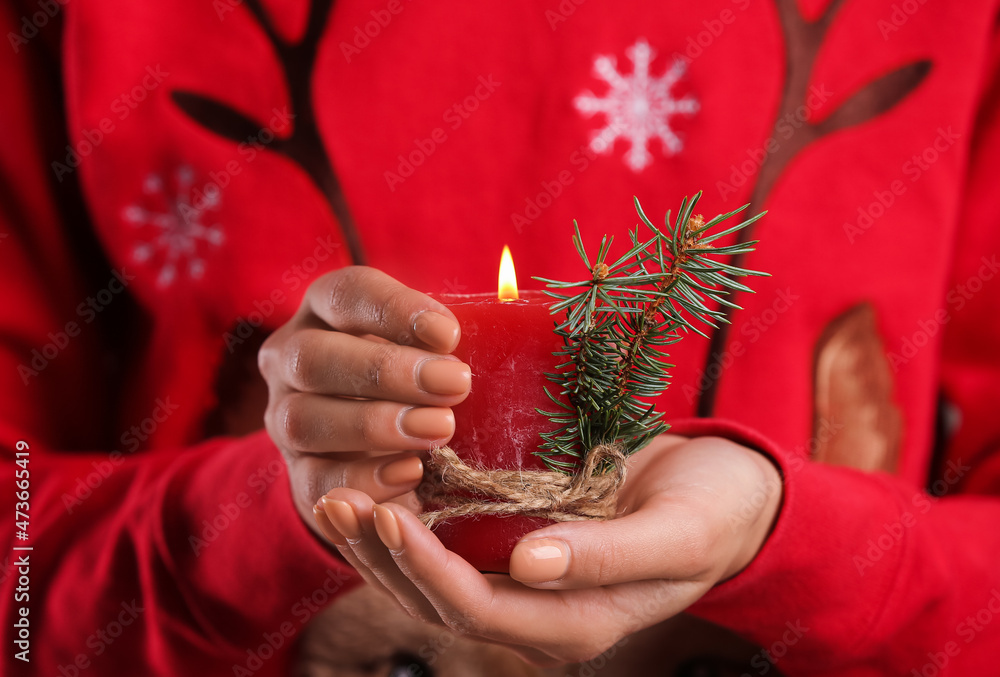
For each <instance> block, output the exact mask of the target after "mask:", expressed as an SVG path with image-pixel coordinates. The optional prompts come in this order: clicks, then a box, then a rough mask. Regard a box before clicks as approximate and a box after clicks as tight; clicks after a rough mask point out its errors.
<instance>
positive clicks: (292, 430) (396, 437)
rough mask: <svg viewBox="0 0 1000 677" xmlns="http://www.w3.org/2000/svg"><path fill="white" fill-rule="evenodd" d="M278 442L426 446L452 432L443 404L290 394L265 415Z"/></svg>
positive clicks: (302, 447)
mask: <svg viewBox="0 0 1000 677" xmlns="http://www.w3.org/2000/svg"><path fill="white" fill-rule="evenodd" d="M264 420H265V423H266V424H267V431H268V433H269V434H270V435H271V439H273V440H274V441H275V442H276V443H277V444H278V446H280V447H282V448H283V449H287V450H290V451H295V452H331V451H359V450H361V451H396V450H399V449H412V450H427V449H431V448H433V447H435V446H440V445H443V444H445V443H446V442H447V441H448V440H449V439H451V436H452V435H453V434H454V432H455V415H454V414H453V413H452V411H451V409H447V408H444V407H411V406H408V405H405V404H398V403H396V402H380V401H366V400H346V399H341V398H337V397H327V396H325V395H310V394H306V393H289V394H287V395H285V396H284V397H283V398H281V399H279V400H278V402H277V403H276V404H275V405H274V407H273V409H272V408H270V407H269V409H268V411H267V412H266V414H265V416H264Z"/></svg>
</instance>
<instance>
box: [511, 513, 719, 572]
mask: <svg viewBox="0 0 1000 677" xmlns="http://www.w3.org/2000/svg"><path fill="white" fill-rule="evenodd" d="M705 512H706V511H705V510H704V508H703V507H702V508H696V507H695V506H692V505H688V504H684V503H680V502H678V501H677V500H672V499H671V498H670V497H667V496H663V495H659V496H655V497H653V498H651V499H649V500H648V501H646V502H645V503H644V504H643V505H642V506H641V507H640V508H638V509H637V510H635V511H634V512H632V513H630V514H628V515H626V516H624V517H620V518H617V519H613V520H609V521H604V522H590V521H587V522H564V523H561V524H556V525H553V526H550V527H545V528H544V529H539V530H538V531H534V532H532V533H530V534H528V535H527V536H525V537H524V538H522V539H521V541H520V542H518V544H517V545H516V546H515V547H514V551H513V553H512V554H511V557H510V575H511V578H513V579H515V580H517V581H520V582H521V583H524V584H525V585H527V586H529V587H532V588H539V589H548V590H568V589H573V588H591V587H597V586H606V585H615V584H618V583H628V582H632V581H644V580H652V579H673V580H702V579H709V578H710V577H711V574H712V573H713V569H714V568H716V567H715V566H714V562H716V561H718V560H719V559H720V558H719V557H716V556H715V553H716V551H717V550H718V549H719V547H718V546H719V543H718V542H717V541H721V540H724V539H723V536H724V530H722V529H717V528H716V526H717V525H713V524H712V522H711V519H710V518H708V517H707V516H706V514H705ZM714 533H717V534H718V537H715V536H713V534H714Z"/></svg>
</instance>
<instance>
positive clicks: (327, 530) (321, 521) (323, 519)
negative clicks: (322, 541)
mask: <svg viewBox="0 0 1000 677" xmlns="http://www.w3.org/2000/svg"><path fill="white" fill-rule="evenodd" d="M313 519H315V520H316V526H318V527H319V530H320V532H322V534H323V535H324V536H326V538H327V540H329V541H331V542H332V543H334V544H336V545H347V539H346V538H344V536H343V534H341V533H340V532H339V531H337V530H336V529H334V527H333V524H331V523H330V518H329V517H327V516H326V511H325V510H323V508H321V507H320V506H319V505H314V506H313Z"/></svg>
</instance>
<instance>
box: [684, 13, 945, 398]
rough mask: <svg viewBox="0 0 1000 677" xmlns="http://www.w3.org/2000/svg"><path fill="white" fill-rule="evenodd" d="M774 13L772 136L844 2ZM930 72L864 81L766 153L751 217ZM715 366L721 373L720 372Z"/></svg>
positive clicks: (708, 393)
mask: <svg viewBox="0 0 1000 677" xmlns="http://www.w3.org/2000/svg"><path fill="white" fill-rule="evenodd" d="M775 4H776V5H777V8H778V14H779V16H780V18H781V29H782V33H783V34H784V39H785V64H786V71H787V74H786V77H785V88H784V91H783V93H782V96H781V105H780V106H779V108H778V113H777V115H776V117H775V123H774V124H775V126H774V128H773V130H772V133H773V134H774V135H775V136H777V134H778V132H779V130H778V129H777V126H778V124H779V123H780V121H781V120H783V119H786V118H787V116H788V115H795V113H796V111H797V109H798V108H800V107H801V106H803V105H804V104H805V101H806V97H807V95H808V92H809V85H810V78H811V76H812V72H813V67H814V65H815V63H816V56H817V54H818V53H819V50H820V47H821V46H822V44H823V39H824V38H825V37H826V35H827V33H828V32H829V30H830V26H831V24H832V23H833V19H834V17H835V15H836V13H837V10H839V9H840V7H841V6H842V5H843V4H844V0H833V1H832V2H831V3H830V4H829V5H828V6H827V8H826V9H825V10H824V11H823V13H822V14H821V15H820V17H819V18H817V19H816V20H814V21H808V20H806V19H805V18H804V17H803V16H802V14H801V12H800V11H799V7H798V4H797V0H775ZM930 70H931V62H930V61H928V60H921V61H915V62H913V63H909V64H906V65H905V66H902V67H900V68H898V69H896V70H894V71H893V72H891V73H889V74H887V75H884V76H882V77H880V78H878V79H876V80H873V81H871V82H869V83H868V84H867V85H865V86H864V87H862V88H861V89H859V90H858V91H857V92H855V93H854V95H853V96H851V97H850V98H849V99H847V100H846V101H845V102H844V103H843V104H841V106H840V107H839V108H838V109H837V110H835V111H834V112H833V113H832V114H831V115H829V116H828V117H826V118H825V119H824V120H823V121H821V122H819V123H812V122H807V123H806V124H804V125H803V126H802V127H801V128H800V129H799V130H798V131H797V132H796V133H795V134H794V135H793V136H792V137H791V138H790V139H788V140H787V141H785V142H783V143H782V144H781V147H780V148H778V150H777V151H776V152H775V153H773V154H771V155H768V156H767V157H766V158H765V159H764V162H763V164H762V165H761V167H760V170H759V172H758V174H757V183H756V184H755V186H754V189H753V192H752V193H751V198H750V208H749V211H748V213H753V212H756V211H757V210H759V209H760V208H762V207H763V205H764V203H765V202H766V201H767V198H768V196H769V195H770V193H771V190H772V188H774V184H775V183H776V182H777V180H778V178H779V177H780V176H781V175H782V173H783V172H784V171H785V169H786V168H787V167H788V165H789V163H790V162H791V161H792V160H793V159H794V158H795V157H797V156H798V155H799V154H800V153H801V152H802V151H803V150H805V149H806V147H808V146H809V145H810V144H811V143H813V142H815V141H818V140H819V139H822V138H824V137H826V136H828V135H830V134H833V133H834V132H836V131H839V130H841V129H846V128H848V127H855V126H857V125H860V124H863V123H865V122H868V121H869V120H871V119H873V118H875V117H876V116H878V115H881V114H882V113H885V112H886V111H889V110H891V109H892V108H894V107H895V106H897V105H898V104H899V103H900V102H901V101H903V100H904V99H905V98H906V97H907V96H909V94H910V93H911V92H913V90H915V89H916V88H917V86H918V85H920V83H921V82H923V80H924V78H926V77H927V75H928V73H930ZM756 226H757V224H754V226H751V227H750V228H744V229H743V230H741V231H739V234H738V238H739V242H746V241H747V240H750V239H752V237H753V235H754V230H755V228H756ZM742 259H743V257H742V256H741V257H738V258H737V260H734V261H733V265H735V266H740V267H742V266H743V263H744V261H743V260H742ZM724 310H725V311H726V316H727V319H729V318H731V317H732V309H731V308H725V309H724ZM729 326H730V325H728V324H725V323H722V324H720V325H719V328H718V329H716V330H715V332H714V333H713V334H712V340H711V342H710V344H709V349H708V356H707V358H706V361H705V374H706V378H708V377H707V374H710V373H712V370H711V369H710V367H712V365H713V364H715V363H716V361H717V360H718V358H717V357H716V356H717V355H721V354H722V353H723V351H724V350H725V347H726V341H727V339H728V338H729ZM720 367H721V365H720ZM720 367H717V368H716V370H715V371H716V372H717V373H719V374H721V373H722V371H723V370H722V369H721V368H720ZM719 378H720V377H716V378H714V379H710V380H709V381H708V386H707V387H706V388H705V389H704V390H702V392H701V396H700V397H699V400H698V409H697V413H698V416H703V417H707V416H711V415H712V412H713V411H714V409H715V397H716V392H717V389H718V383H719Z"/></svg>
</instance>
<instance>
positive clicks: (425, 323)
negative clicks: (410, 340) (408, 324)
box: [413, 310, 461, 353]
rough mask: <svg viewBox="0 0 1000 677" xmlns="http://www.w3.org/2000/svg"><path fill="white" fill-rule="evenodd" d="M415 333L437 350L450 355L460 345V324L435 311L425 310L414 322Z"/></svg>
mask: <svg viewBox="0 0 1000 677" xmlns="http://www.w3.org/2000/svg"><path fill="white" fill-rule="evenodd" d="M413 333H414V334H416V335H417V338H418V339H420V340H421V341H423V342H424V343H426V344H427V345H429V346H430V347H431V348H434V349H435V350H439V351H441V352H445V353H450V352H451V351H452V350H454V349H455V346H457V345H458V337H459V335H460V333H461V330H460V329H459V326H458V323H457V322H455V320H452V319H451V318H448V317H445V316H444V315H442V314H441V313H436V312H434V311H433V310H425V311H424V312H422V313H420V314H419V315H417V319H416V320H414V322H413Z"/></svg>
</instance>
